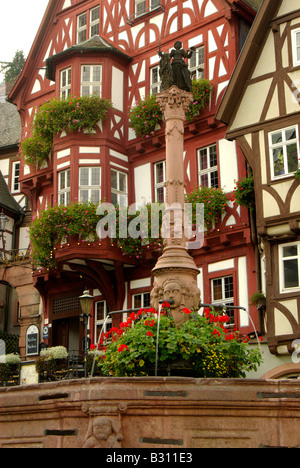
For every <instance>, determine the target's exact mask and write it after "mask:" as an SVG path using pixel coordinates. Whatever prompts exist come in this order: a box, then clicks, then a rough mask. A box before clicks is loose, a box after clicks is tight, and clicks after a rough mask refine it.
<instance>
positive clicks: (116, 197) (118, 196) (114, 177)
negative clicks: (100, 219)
mask: <svg viewBox="0 0 300 468" xmlns="http://www.w3.org/2000/svg"><path fill="white" fill-rule="evenodd" d="M111 202H112V204H113V205H115V206H116V205H120V206H122V207H125V206H127V204H128V192H127V174H125V173H124V172H120V171H117V170H115V169H112V170H111Z"/></svg>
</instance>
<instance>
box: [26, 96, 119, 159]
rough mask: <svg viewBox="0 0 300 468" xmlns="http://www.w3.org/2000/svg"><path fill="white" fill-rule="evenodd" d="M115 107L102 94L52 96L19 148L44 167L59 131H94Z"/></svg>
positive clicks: (37, 115) (39, 112)
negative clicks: (100, 95) (66, 96)
mask: <svg viewBox="0 0 300 468" xmlns="http://www.w3.org/2000/svg"><path fill="white" fill-rule="evenodd" d="M111 107H112V104H111V102H110V101H109V100H106V99H101V98H100V97H99V96H96V95H93V96H85V97H76V96H70V97H68V98H67V99H55V98H54V99H51V101H49V102H46V103H45V104H43V105H42V106H41V107H40V109H39V111H38V112H37V114H36V116H35V118H34V121H33V123H32V129H31V136H29V137H28V138H26V139H24V140H23V141H22V143H21V145H20V151H21V154H22V156H23V158H24V159H25V162H26V163H27V164H29V165H36V166H38V167H40V166H41V164H42V163H43V161H45V159H46V158H47V157H48V155H49V153H50V151H51V150H52V148H53V137H54V135H55V134H56V133H59V132H62V131H65V132H66V133H69V132H86V133H92V132H93V131H94V129H95V127H96V125H97V123H98V122H99V120H104V119H106V118H107V113H108V110H109V109H110V108H111Z"/></svg>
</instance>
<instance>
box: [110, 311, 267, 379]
mask: <svg viewBox="0 0 300 468" xmlns="http://www.w3.org/2000/svg"><path fill="white" fill-rule="evenodd" d="M166 306H167V305H166ZM183 314H185V317H186V319H185V321H184V323H183V324H182V325H181V326H180V327H177V326H176V324H175V322H174V320H173V318H172V317H170V316H169V315H168V309H164V310H163V312H162V314H160V317H158V313H157V312H156V311H155V310H154V309H153V308H150V309H146V310H145V309H141V310H140V311H139V312H138V313H137V314H135V313H131V315H130V316H129V317H128V319H127V321H126V322H123V323H121V324H120V327H119V328H118V327H113V328H112V329H111V330H110V331H109V332H108V333H107V334H106V335H104V336H103V337H102V340H101V341H102V344H103V346H104V350H105V354H104V356H103V358H102V363H101V367H102V372H103V374H104V375H111V376H116V377H122V376H147V375H153V372H154V369H155V367H156V357H157V356H158V362H157V368H158V369H159V370H160V372H161V370H162V369H165V372H166V374H165V375H168V374H169V375H170V374H171V375H172V371H175V373H176V375H182V374H180V368H181V371H182V369H183V368H185V370H184V375H186V369H189V371H190V373H189V375H190V376H193V377H218V378H229V377H232V378H233V377H245V375H246V372H247V371H249V370H252V369H256V368H257V366H258V365H259V364H260V362H261V355H260V352H259V350H258V349H252V350H250V349H249V348H248V347H247V343H248V339H247V337H244V336H243V335H241V334H240V333H239V332H238V331H228V330H227V329H226V328H225V325H226V323H227V322H228V321H229V317H227V316H224V315H222V316H220V315H218V314H217V313H215V312H214V311H209V310H206V311H205V313H204V315H202V316H201V315H199V314H198V313H193V312H192V311H190V310H188V309H183ZM158 323H159V335H158V348H157V347H156V344H157V333H158ZM178 363H179V369H178ZM182 363H184V366H182ZM178 371H179V374H178ZM173 375H174V374H173Z"/></svg>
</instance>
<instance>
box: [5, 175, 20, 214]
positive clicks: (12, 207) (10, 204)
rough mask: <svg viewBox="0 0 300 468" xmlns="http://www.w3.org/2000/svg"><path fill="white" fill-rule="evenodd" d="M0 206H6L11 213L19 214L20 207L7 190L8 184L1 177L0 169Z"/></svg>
mask: <svg viewBox="0 0 300 468" xmlns="http://www.w3.org/2000/svg"><path fill="white" fill-rule="evenodd" d="M0 207H2V208H6V209H8V210H9V211H12V212H13V213H17V214H20V213H21V211H22V208H21V207H20V205H19V204H18V203H17V202H16V200H15V198H14V197H13V196H12V194H11V193H10V191H9V188H8V185H7V183H6V181H5V179H4V177H3V174H2V172H1V171H0Z"/></svg>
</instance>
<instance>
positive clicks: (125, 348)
mask: <svg viewBox="0 0 300 468" xmlns="http://www.w3.org/2000/svg"><path fill="white" fill-rule="evenodd" d="M122 351H129V348H128V346H127V345H126V344H122V345H121V346H119V348H118V352H119V353H121V352H122Z"/></svg>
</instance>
